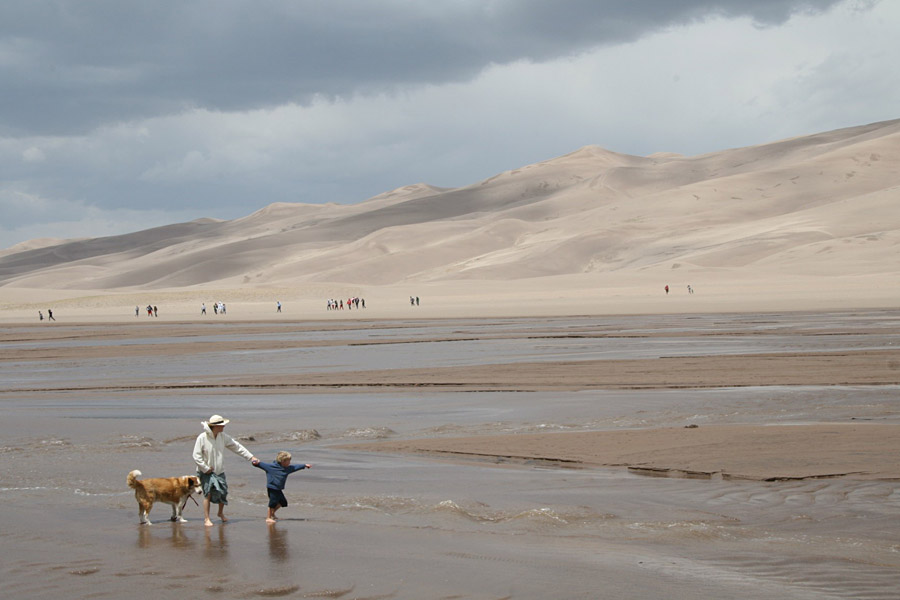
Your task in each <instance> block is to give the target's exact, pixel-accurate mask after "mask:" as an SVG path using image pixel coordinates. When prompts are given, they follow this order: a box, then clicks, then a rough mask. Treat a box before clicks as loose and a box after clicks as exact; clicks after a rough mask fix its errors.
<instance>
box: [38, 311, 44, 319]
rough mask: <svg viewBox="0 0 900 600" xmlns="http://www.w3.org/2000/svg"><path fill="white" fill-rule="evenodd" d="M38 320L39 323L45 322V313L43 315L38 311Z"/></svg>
mask: <svg viewBox="0 0 900 600" xmlns="http://www.w3.org/2000/svg"><path fill="white" fill-rule="evenodd" d="M38 320H39V321H43V320H44V313H42V312H41V311H38Z"/></svg>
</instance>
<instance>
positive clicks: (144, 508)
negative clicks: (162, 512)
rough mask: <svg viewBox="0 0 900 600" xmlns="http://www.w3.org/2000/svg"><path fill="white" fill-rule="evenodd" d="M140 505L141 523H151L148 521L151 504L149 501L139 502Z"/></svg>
mask: <svg viewBox="0 0 900 600" xmlns="http://www.w3.org/2000/svg"><path fill="white" fill-rule="evenodd" d="M139 506H140V509H141V510H140V514H141V525H153V523H151V522H150V509H151V508H153V504H151V503H149V502H141V503H140V504H139Z"/></svg>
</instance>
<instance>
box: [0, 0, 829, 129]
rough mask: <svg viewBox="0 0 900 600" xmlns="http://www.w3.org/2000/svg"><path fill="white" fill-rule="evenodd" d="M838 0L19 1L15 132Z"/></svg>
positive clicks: (414, 79)
mask: <svg viewBox="0 0 900 600" xmlns="http://www.w3.org/2000/svg"><path fill="white" fill-rule="evenodd" d="M838 1H839V0H817V1H816V2H811V1H802V0H753V1H750V2H748V1H746V0H645V1H641V0H616V1H612V0H610V1H601V0H566V1H556V2H549V1H545V0H494V1H462V0H461V1H457V2H424V1H422V2H412V1H409V2H403V1H379V2H375V1H368V0H366V1H362V0H361V1H355V2H354V1H346V0H345V1H340V0H338V1H328V2H318V1H317V2H311V1H307V2H292V1H282V2H274V1H264V2H244V1H233V0H232V1H230V0H215V1H212V0H210V1H199V2H185V1H182V0H177V1H153V2H123V1H122V0H107V1H90V0H85V1H79V2H72V1H64V0H56V1H51V0H29V1H28V2H4V3H2V4H0V81H2V82H3V87H2V90H0V137H2V136H25V135H67V134H76V133H85V132H87V131H89V130H91V129H93V128H95V127H97V126H99V125H102V124H104V123H110V122H116V121H122V120H128V119H133V118H143V117H150V116H155V115H162V114H171V113H176V112H180V111H183V110H187V109H190V108H195V107H205V108H210V109H218V110H226V111H229V110H245V109H252V108H262V107H269V106H276V105H279V104H283V103H286V102H296V103H306V102H308V101H310V99H311V98H313V97H316V96H323V97H325V98H331V97H336V96H345V95H349V94H352V93H356V92H362V93H366V92H372V91H379V90H382V89H392V88H394V87H395V86H398V85H404V84H427V83H443V82H448V81H461V80H465V79H468V78H470V77H472V76H474V75H476V74H477V73H479V72H480V71H482V70H483V69H484V68H485V67H486V66H488V65H490V64H506V63H510V62H513V61H516V60H530V61H535V62H540V61H543V60H548V59H552V58H556V57H560V56H565V55H569V54H575V53H579V52H581V51H585V50H588V49H590V48H593V47H597V46H602V45H608V44H614V43H621V42H624V41H631V40H636V39H639V38H640V37H641V36H643V35H645V34H648V33H650V32H653V31H658V30H660V29H663V28H667V27H673V26H678V25H682V24H687V23H691V22H695V21H698V20H703V19H706V18H710V17H716V16H721V17H729V18H732V17H739V16H743V17H748V18H751V19H753V20H754V21H755V22H756V23H757V24H758V25H759V26H767V25H775V24H778V23H782V22H784V21H785V20H786V19H788V18H789V17H790V16H791V15H792V14H794V13H795V12H798V11H812V12H820V11H823V10H827V9H828V8H830V7H831V6H832V5H834V4H836V3H837V2H838Z"/></svg>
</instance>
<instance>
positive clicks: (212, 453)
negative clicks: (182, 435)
mask: <svg viewBox="0 0 900 600" xmlns="http://www.w3.org/2000/svg"><path fill="white" fill-rule="evenodd" d="M201 423H202V425H203V433H201V434H200V435H198V436H197V441H196V442H194V462H195V463H197V474H198V475H199V476H200V485H202V486H203V518H204V520H205V524H206V526H207V527H209V526H212V524H213V522H212V521H211V520H210V518H209V505H210V504H218V505H219V518H220V519H222V522H223V523H224V522H225V521H227V520H228V519H226V518H225V505H226V504H228V483H227V482H226V480H225V456H224V454H225V448H228V449H229V450H231V451H232V452H234V453H235V454H238V455H240V456H243V457H244V458H246V459H247V460H248V461H252V460H256V457H255V456H253V454H252V453H251V452H250V451H249V450H247V449H246V448H244V447H243V446H242V445H241V444H240V443H239V442H238V441H237V440H235V439H234V438H233V437H231V436H230V435H228V434H227V433H225V425H227V424H228V423H229V420H228V419H226V418H225V417H223V416H222V415H213V416H211V417H210V418H209V421H202V422H201Z"/></svg>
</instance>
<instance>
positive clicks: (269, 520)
mask: <svg viewBox="0 0 900 600" xmlns="http://www.w3.org/2000/svg"><path fill="white" fill-rule="evenodd" d="M275 521H277V519H273V518H272V517H269V518H267V519H266V523H274V522H275Z"/></svg>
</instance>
